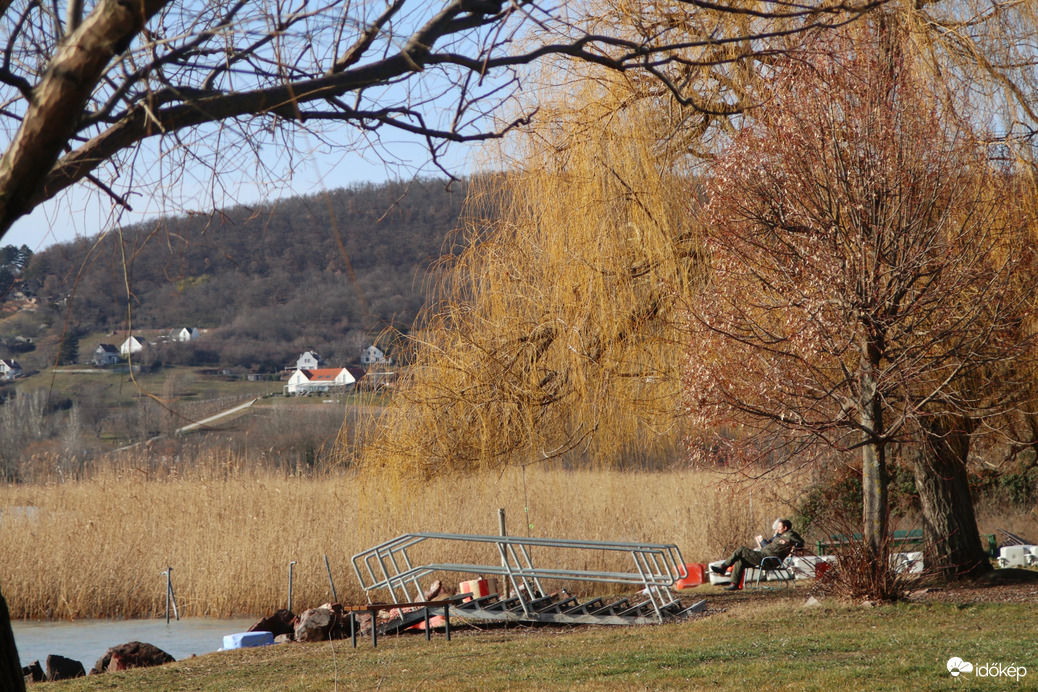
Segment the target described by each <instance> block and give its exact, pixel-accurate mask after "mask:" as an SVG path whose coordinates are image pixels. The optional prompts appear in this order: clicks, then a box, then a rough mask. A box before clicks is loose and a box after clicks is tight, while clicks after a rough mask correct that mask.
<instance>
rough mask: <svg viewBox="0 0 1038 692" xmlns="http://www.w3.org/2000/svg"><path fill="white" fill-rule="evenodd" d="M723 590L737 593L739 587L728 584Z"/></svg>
mask: <svg viewBox="0 0 1038 692" xmlns="http://www.w3.org/2000/svg"><path fill="white" fill-rule="evenodd" d="M724 590H725V591H738V590H739V585H738V584H729V585H728V586H726V587H724Z"/></svg>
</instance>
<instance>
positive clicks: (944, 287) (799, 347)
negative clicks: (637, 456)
mask: <svg viewBox="0 0 1038 692" xmlns="http://www.w3.org/2000/svg"><path fill="white" fill-rule="evenodd" d="M908 37H909V34H908V32H907V31H906V30H905V29H904V28H903V26H902V25H901V24H900V23H899V22H898V21H897V20H896V18H894V17H891V16H889V15H875V16H874V17H873V18H872V19H870V20H868V21H866V22H863V23H860V24H859V25H856V27H854V29H853V30H850V31H847V32H845V33H844V34H842V35H840V36H830V37H827V38H826V39H824V40H822V41H819V42H817V43H814V44H812V45H809V46H805V48H804V50H803V51H802V52H799V53H797V54H795V55H794V56H792V57H791V58H790V59H789V61H788V62H786V63H785V65H784V66H783V67H782V68H781V71H780V74H779V76H778V77H777V78H776V79H775V80H774V82H773V89H772V94H771V99H770V100H769V101H768V103H767V104H765V105H764V106H763V107H762V108H761V109H759V110H758V111H757V112H756V113H754V114H753V115H752V117H751V122H750V123H749V124H748V126H747V127H746V128H745V129H744V130H743V131H742V132H741V133H740V135H739V137H738V138H737V139H736V140H735V141H734V143H733V145H732V146H731V147H730V149H729V150H728V151H727V152H726V153H725V155H724V156H723V157H722V158H721V159H720V161H719V163H718V166H717V169H716V171H715V175H714V177H713V178H712V180H711V184H710V191H709V195H710V202H709V204H708V205H707V207H706V214H705V222H706V226H707V232H708V233H709V234H710V241H709V246H710V248H711V252H710V258H711V269H712V277H713V278H712V280H711V283H710V285H709V287H708V288H707V289H706V290H704V291H703V292H702V293H701V295H700V296H698V297H696V298H694V299H693V302H692V314H693V317H694V319H693V320H692V324H693V333H694V337H693V347H694V352H695V355H694V356H693V357H692V358H691V359H690V361H689V368H688V376H687V390H688V394H689V400H690V404H689V405H690V410H691V411H692V414H693V416H694V417H695V418H696V420H697V422H698V423H699V425H700V426H701V428H702V429H704V430H714V431H716V430H717V429H718V426H719V425H722V424H725V423H728V424H738V425H740V426H741V432H740V435H739V436H737V437H738V439H737V440H736V442H737V443H738V445H739V446H740V447H741V448H742V449H744V450H747V449H748V450H750V452H751V457H752V456H753V455H755V454H756V453H757V452H759V451H760V450H768V449H771V448H773V444H774V443H773V441H774V440H787V441H788V440H790V439H792V440H795V441H796V444H795V445H794V446H793V449H797V450H799V449H804V448H807V447H809V446H811V445H818V444H822V445H823V446H826V447H831V448H836V449H839V450H842V451H850V450H860V451H861V460H862V485H863V490H864V493H863V495H864V497H863V500H864V517H863V519H864V521H863V524H864V525H863V533H864V535H865V538H866V542H867V544H868V546H869V548H870V550H871V552H872V555H873V556H874V557H875V558H876V559H877V560H878V561H879V564H884V565H885V564H886V561H885V557H884V555H885V553H884V549H885V546H886V543H885V538H886V535H887V495H886V493H887V473H888V464H889V461H888V459H889V456H890V452H891V450H892V449H893V447H894V444H895V443H899V442H908V441H910V440H911V438H912V435H913V434H914V433H917V432H920V431H921V435H922V437H923V438H924V439H925V440H926V441H927V443H928V445H929V446H930V447H931V450H930V453H929V457H930V458H931V459H933V458H938V459H942V460H947V459H948V458H949V457H951V458H952V459H953V460H954V461H956V462H958V463H959V464H960V465H962V466H963V468H964V462H965V453H964V451H963V453H961V454H955V453H952V452H948V451H942V450H941V449H940V448H942V447H951V446H956V445H958V446H962V444H963V434H962V430H961V429H960V428H962V426H961V425H959V426H957V427H955V426H953V425H952V424H950V423H949V422H948V421H949V419H952V420H955V421H957V420H966V421H969V420H982V419H988V418H990V417H992V415H993V414H995V413H997V412H999V411H1005V410H1009V409H1011V408H1012V406H1013V404H1014V403H1015V402H1014V397H1015V396H1017V395H1018V394H1019V393H1020V392H1021V391H1022V388H1021V386H1020V383H1018V382H1017V383H1014V381H1013V379H1012V377H1013V374H1012V373H1013V372H1014V366H1015V365H1016V364H1017V363H1018V362H1021V361H1022V359H1023V357H1024V355H1025V354H1026V349H1027V346H1028V344H1029V339H1028V337H1027V335H1026V327H1025V326H1024V325H1023V319H1024V316H1025V315H1026V314H1027V312H1028V309H1029V301H1030V297H1031V295H1032V293H1031V291H1030V288H1029V287H1030V286H1031V284H1033V274H1032V273H1031V266H1030V264H1031V255H1032V253H1030V252H1019V251H1018V250H1017V248H1019V247H1020V245H1021V243H1026V241H1027V238H1028V236H1027V232H1028V229H1029V227H1028V222H1029V218H1028V217H1027V214H1026V213H1024V212H1023V211H1022V210H1021V209H1020V208H1019V207H1018V205H1016V204H1015V203H1014V202H1013V200H1016V199H1019V198H1020V196H1019V194H1018V188H1017V185H1018V182H1017V176H1016V175H1015V171H1014V169H1012V168H1011V167H1007V168H1006V169H1005V170H1001V171H999V170H996V169H995V168H993V167H992V166H991V165H990V162H989V161H988V160H987V157H986V154H985V151H984V149H983V148H982V147H981V146H980V145H979V144H978V142H977V139H976V137H975V136H974V133H973V124H972V123H969V122H967V121H965V120H963V119H962V118H961V117H960V116H959V115H958V114H957V113H956V112H955V110H953V109H951V108H950V107H949V106H948V104H947V103H946V102H945V100H944V97H945V90H944V85H939V84H937V83H935V82H934V81H933V80H932V79H931V78H930V77H929V75H928V74H927V73H926V72H925V70H923V69H921V66H920V65H919V64H918V62H917V61H916V59H915V58H914V57H913V56H911V55H910V54H908V53H906V51H905V50H904V47H905V45H906V43H907V40H908ZM956 103H957V104H960V103H961V102H960V101H956ZM950 426H951V427H950ZM966 439H967V440H968V435H967V436H966ZM966 447H967V448H968V444H966ZM935 450H936V451H935ZM941 472H942V469H940V468H937V467H936V466H934V465H933V464H931V465H930V467H929V468H928V469H925V470H924V469H923V467H920V475H921V477H923V478H924V479H929V480H932V481H935V482H936V481H937V480H938V479H937V476H938V475H939V474H940V473H941ZM939 485H940V484H939ZM946 487H947V486H942V489H943V488H946ZM920 489H921V490H925V485H921V486H920ZM935 491H936V488H935V489H933V490H931V491H930V492H928V493H927V497H925V498H924V500H930V499H934V496H935ZM924 509H926V508H925V507H924ZM967 510H968V511H969V512H970V513H971V512H972V502H971V500H970V498H969V496H968V489H967V494H966V496H965V498H962V497H959V498H949V499H948V501H947V502H945V503H944V504H943V505H942V506H941V508H940V509H939V510H937V511H936V512H935V516H940V517H942V518H943V519H944V520H950V519H951V518H953V517H954V516H955V515H956V513H961V512H963V511H967ZM931 511H932V510H931ZM960 518H961V519H962V520H963V521H962V523H961V525H954V524H947V526H948V527H950V528H949V530H950V531H951V532H952V533H953V534H954V533H957V534H958V535H957V536H943V537H942V538H943V540H944V541H946V543H945V545H949V546H952V547H953V548H954V547H958V546H964V549H963V550H961V551H959V552H955V553H954V554H952V555H947V554H946V555H945V556H944V557H945V559H947V560H961V561H962V562H961V563H960V564H958V565H954V567H957V568H961V569H963V570H964V571H970V570H972V569H974V568H975V567H976V566H978V565H981V564H983V565H986V564H987V562H986V560H985V559H984V556H983V552H982V551H981V550H980V549H979V548H980V547H979V542H978V541H977V539H976V523H975V521H966V519H967V517H965V515H963V516H961V517H960ZM969 519H970V520H971V519H972V514H970V516H969ZM951 527H954V528H951ZM970 539H971V540H970Z"/></svg>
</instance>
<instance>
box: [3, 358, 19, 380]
mask: <svg viewBox="0 0 1038 692" xmlns="http://www.w3.org/2000/svg"><path fill="white" fill-rule="evenodd" d="M21 374H22V366H21V365H18V361H16V360H0V380H7V381H8V382H10V381H11V380H13V379H14V378H16V377H18V376H19V375H21Z"/></svg>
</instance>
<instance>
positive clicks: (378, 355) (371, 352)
mask: <svg viewBox="0 0 1038 692" xmlns="http://www.w3.org/2000/svg"><path fill="white" fill-rule="evenodd" d="M392 362H393V359H392V358H386V354H385V353H383V352H382V350H381V349H380V348H378V347H377V346H368V347H367V348H365V349H363V350H362V351H361V352H360V364H361V365H390V364H392Z"/></svg>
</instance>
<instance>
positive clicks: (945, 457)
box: [911, 420, 992, 578]
mask: <svg viewBox="0 0 1038 692" xmlns="http://www.w3.org/2000/svg"><path fill="white" fill-rule="evenodd" d="M922 428H923V429H922V439H921V444H920V445H919V450H918V452H917V453H915V454H913V455H911V459H912V471H913V473H914V474H915V487H916V489H917V490H918V491H919V499H920V502H921V504H922V511H923V531H924V537H925V540H926V544H927V546H928V547H929V552H931V553H932V555H931V556H930V558H931V560H932V566H933V567H934V568H935V569H936V570H937V571H938V572H940V573H941V574H943V575H945V576H947V577H954V578H962V577H976V576H979V575H981V574H984V573H985V572H989V571H991V569H992V567H991V562H990V561H989V560H988V555H987V553H986V552H985V550H984V546H983V545H982V544H981V541H980V535H979V532H978V530H977V517H976V515H975V514H974V512H973V496H972V494H971V493H970V487H969V482H968V479H967V477H966V458H967V455H968V454H969V447H970V436H971V433H972V428H973V426H972V424H970V423H969V421H966V420H957V421H947V420H926V421H923V422H922Z"/></svg>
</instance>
